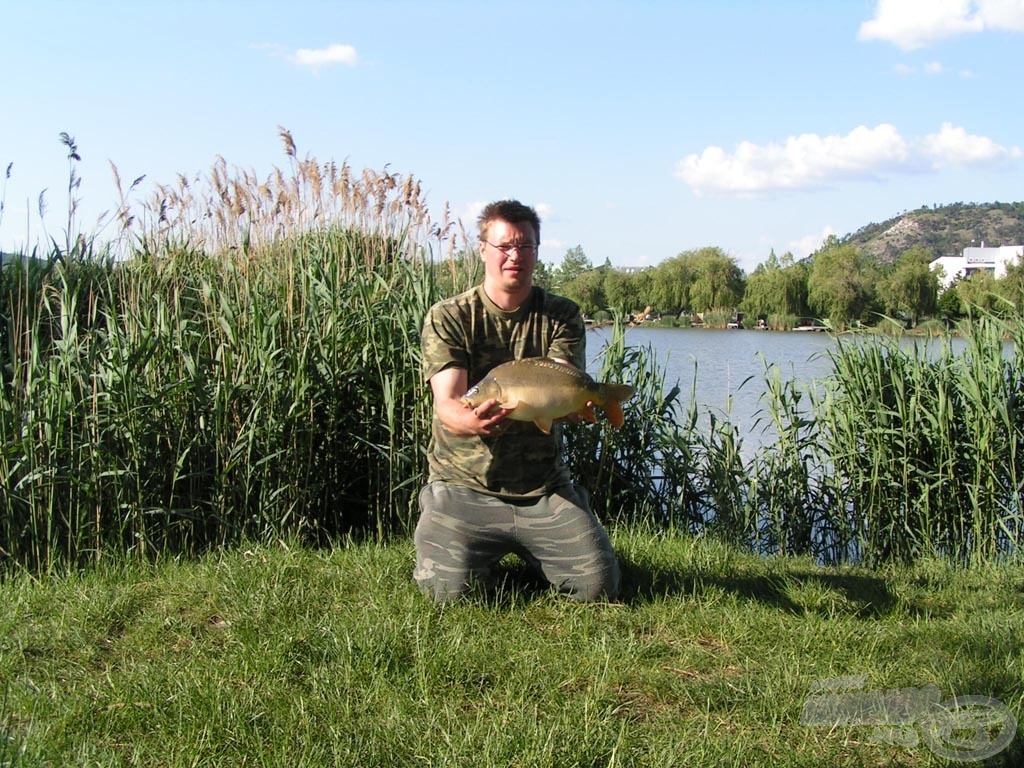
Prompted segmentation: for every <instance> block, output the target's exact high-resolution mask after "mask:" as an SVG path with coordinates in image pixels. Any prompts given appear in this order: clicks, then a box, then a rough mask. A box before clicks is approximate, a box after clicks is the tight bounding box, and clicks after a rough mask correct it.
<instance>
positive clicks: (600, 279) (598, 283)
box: [562, 269, 607, 315]
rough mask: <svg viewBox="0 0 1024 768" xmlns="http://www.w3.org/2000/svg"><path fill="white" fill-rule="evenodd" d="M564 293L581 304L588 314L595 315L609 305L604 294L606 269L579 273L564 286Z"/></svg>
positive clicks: (581, 307)
mask: <svg viewBox="0 0 1024 768" xmlns="http://www.w3.org/2000/svg"><path fill="white" fill-rule="evenodd" d="M562 294H563V295H564V296H566V297H567V298H570V299H572V300H573V301H575V302H576V303H577V304H579V305H580V309H581V310H582V311H583V313H584V314H586V315H593V314H594V313H595V312H597V311H598V310H601V309H604V308H605V307H606V306H607V301H606V299H605V295H604V270H602V269H591V270H589V271H588V272H584V273H582V274H580V275H577V276H576V278H575V279H573V280H572V281H571V282H569V283H567V284H566V285H565V286H563V288H562Z"/></svg>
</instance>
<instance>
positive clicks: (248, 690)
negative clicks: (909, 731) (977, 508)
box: [0, 527, 1024, 766]
mask: <svg viewBox="0 0 1024 768" xmlns="http://www.w3.org/2000/svg"><path fill="white" fill-rule="evenodd" d="M613 539H614V542H615V545H616V548H617V551H618V552H619V555H620V559H621V560H622V563H623V568H624V586H625V595H624V599H623V600H622V601H621V602H620V603H616V604H600V605H577V604H574V603H572V602H569V601H566V600H564V599H561V598H558V597H556V596H554V595H551V594H549V593H547V592H545V591H537V589H536V588H531V587H530V586H529V585H528V583H527V582H525V581H524V580H523V579H522V576H523V573H522V570H521V565H520V564H518V563H516V562H509V563H507V574H508V577H509V579H508V581H507V586H506V588H505V589H504V590H503V591H502V592H501V593H500V594H498V595H496V596H495V597H494V599H493V600H490V601H486V602H485V601H471V602H466V603H461V604H457V605H454V606H451V607H448V608H445V609H437V608H435V607H433V606H432V605H431V604H429V603H428V602H427V601H426V600H425V599H424V598H423V597H422V596H421V595H420V594H419V593H418V592H417V590H416V588H415V586H414V585H413V583H412V581H411V577H410V573H411V567H412V547H411V543H410V542H409V541H408V540H406V539H396V540H393V541H392V543H390V544H387V545H381V544H360V545H350V546H345V547H336V548H322V549H314V548H308V547H303V546H298V545H295V546H288V545H285V544H283V543H277V544H273V545H254V546H252V547H249V548H246V547H236V548H230V549H222V550H219V551H217V552H213V553H209V554H207V555H206V556H204V557H202V558H199V559H191V560H176V559H171V558H163V559H161V560H159V561H157V562H156V563H153V564H150V565H146V564H142V563H140V562H138V561H137V560H124V561H122V562H121V563H119V564H118V563H114V562H113V561H111V560H107V561H103V562H101V563H100V564H99V565H96V566H93V567H90V568H88V569H84V570H81V569H80V570H76V571H71V572H69V573H68V574H67V575H63V576H60V575H50V576H45V577H34V576H31V575H28V574H26V573H22V574H21V575H17V576H13V577H10V578H8V579H6V580H5V581H3V582H0V605H3V606H4V610H3V612H2V615H0V707H2V709H0V764H13V765H17V766H37V765H54V766H56V765H103V766H119V765H126V766H127V765H132V766H202V765H261V766H300V765H302V766H305V765H308V766H323V765H359V766H427V765H429V766H498V765H501V766H511V765H519V766H613V765H614V766H644V765H649V766H673V765H679V766H682V765H701V766H710V765H723V766H726V765H742V766H759V765H773V766H804V765H806V766H819V765H864V766H874V765H901V766H904V765H905V766H930V765H942V764H944V763H943V761H942V760H941V759H940V758H939V757H937V756H936V755H935V754H933V753H932V752H931V751H930V749H929V748H928V747H927V746H926V745H924V744H917V745H916V746H906V745H899V744H893V743H885V742H884V740H883V738H882V734H881V733H880V732H878V731H875V730H873V728H872V727H870V726H865V725H859V726H839V727H835V728H828V727H822V726H811V725H802V724H801V713H802V711H803V708H804V706H805V703H806V701H807V698H808V696H809V695H810V692H811V691H812V689H813V687H814V686H815V685H816V684H817V683H820V682H821V681H823V680H829V679H834V678H837V677H841V676H847V675H864V676H866V688H867V689H868V690H882V689H893V688H908V687H913V688H919V687H922V686H925V685H929V684H933V685H935V686H937V687H938V688H939V689H940V690H941V692H942V695H943V697H944V698H948V697H951V696H953V695H968V694H969V695H984V696H990V697H994V698H997V699H999V700H1000V701H1001V702H1003V703H1004V704H1005V705H1006V706H1007V707H1009V708H1010V709H1011V710H1012V711H1013V712H1015V713H1018V714H1019V713H1020V712H1021V703H1022V697H1024V683H1022V680H1024V652H1022V649H1021V645H1020V643H1019V640H1018V635H1019V628H1020V625H1021V618H1022V614H1024V589H1022V588H1024V568H1021V567H1019V566H1010V565H1002V566H999V565H987V566H977V567H974V568H970V569H952V568H951V567H950V566H949V565H948V564H947V563H944V562H942V561H939V560H932V559H929V560H921V561H919V562H917V563H916V564H914V565H912V566H895V565H893V566H890V567H889V568H887V569H882V570H870V571H869V570H866V569H861V568H857V567H853V566H843V567H831V568H826V567H821V566H817V565H815V564H813V563H812V562H811V561H810V560H807V559H803V558H782V557H778V558H763V557H758V556H754V555H750V554H746V553H745V552H743V551H742V550H740V549H737V548H734V547H731V546H728V545H725V544H720V543H717V542H715V541H712V540H709V539H700V538H692V537H686V536H682V535H670V534H665V533H649V532H645V531H642V530H640V529H639V528H637V527H628V528H619V529H616V530H614V531H613ZM4 692H6V696H5V695H4ZM5 731H6V737H7V741H6V744H5V743H4V742H3V741H2V739H3V738H4V732H5ZM914 733H916V731H914ZM891 740H892V739H890V741H891ZM5 750H6V752H5ZM1022 756H1024V749H1022V743H1021V738H1020V732H1019V731H1018V734H1017V737H1016V739H1015V741H1014V743H1013V744H1012V745H1011V746H1010V747H1009V748H1008V749H1006V750H1004V751H1002V752H1000V753H999V754H998V755H996V756H995V757H993V758H991V760H990V761H989V762H990V764H992V765H1016V764H1019V761H1020V760H1021V758H1022Z"/></svg>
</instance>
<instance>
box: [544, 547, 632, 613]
mask: <svg viewBox="0 0 1024 768" xmlns="http://www.w3.org/2000/svg"><path fill="white" fill-rule="evenodd" d="M621 580H622V576H621V572H620V570H619V563H618V560H616V558H615V554H614V553H608V554H607V556H606V558H605V562H604V563H603V564H602V565H601V566H600V567H598V568H594V569H591V570H588V571H586V572H584V573H581V574H573V575H570V576H566V577H565V578H563V579H562V580H561V582H560V583H559V584H557V585H556V586H557V588H558V590H559V591H560V592H562V593H564V594H565V595H567V596H568V597H570V598H572V599H573V600H576V601H578V602H581V603H594V602H599V601H603V600H614V599H616V598H617V597H618V596H619V588H620V586H621Z"/></svg>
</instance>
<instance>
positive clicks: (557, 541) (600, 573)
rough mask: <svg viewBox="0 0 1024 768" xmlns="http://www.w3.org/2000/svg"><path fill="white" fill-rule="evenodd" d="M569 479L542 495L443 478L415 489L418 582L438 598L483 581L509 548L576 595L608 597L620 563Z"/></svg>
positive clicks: (614, 593)
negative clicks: (512, 495)
mask: <svg viewBox="0 0 1024 768" xmlns="http://www.w3.org/2000/svg"><path fill="white" fill-rule="evenodd" d="M585 498H586V495H585V491H583V490H582V489H576V488H574V487H572V486H569V487H566V488H563V489H560V490H558V491H556V492H555V493H554V494H552V495H551V496H548V497H542V498H540V499H536V500H534V499H530V500H528V501H515V502H512V501H508V500H505V499H500V498H498V497H495V496H488V495H486V494H483V493H477V492H476V491H473V490H470V489H469V488H465V487H462V486H458V485H451V484H449V483H444V482H438V481H435V482H432V483H428V484H427V485H425V486H424V487H423V490H421V491H420V496H419V503H420V519H419V522H418V523H417V525H416V534H415V542H416V570H415V571H414V573H413V578H414V579H415V580H416V583H417V584H419V587H420V590H421V591H422V592H423V593H424V594H425V595H428V596H429V597H431V598H432V599H433V600H434V601H436V602H440V603H443V602H448V601H451V600H454V599H457V598H459V597H461V596H463V595H465V594H467V593H469V592H470V591H472V590H473V589H476V588H483V589H486V588H487V587H488V586H490V585H491V582H492V571H493V568H494V566H496V565H497V564H498V561H499V560H501V558H502V557H504V556H505V555H507V554H509V553H516V554H518V555H520V556H521V557H522V558H523V559H524V560H526V562H527V563H529V564H531V565H533V566H536V567H538V568H539V569H540V571H541V572H542V573H543V574H544V577H545V578H546V579H547V580H548V581H549V582H550V583H551V584H552V585H553V586H554V587H555V588H556V589H557V590H558V591H560V592H563V593H565V594H567V595H569V596H570V597H572V598H573V599H575V600H580V601H593V600H600V599H602V598H606V599H613V598H615V597H616V596H617V594H618V591H619V578H620V577H619V564H618V561H617V560H616V559H615V552H614V550H613V549H612V545H611V542H610V541H609V539H608V534H607V533H606V532H605V530H604V528H603V527H602V526H601V523H600V522H598V520H597V518H596V517H594V515H593V513H591V512H590V510H589V509H588V507H587V503H586V501H584V499H585Z"/></svg>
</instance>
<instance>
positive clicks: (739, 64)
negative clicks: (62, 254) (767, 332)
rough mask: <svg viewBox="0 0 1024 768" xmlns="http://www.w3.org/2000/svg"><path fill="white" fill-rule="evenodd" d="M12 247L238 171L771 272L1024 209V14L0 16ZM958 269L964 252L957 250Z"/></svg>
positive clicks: (1009, 8)
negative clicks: (867, 240) (293, 152)
mask: <svg viewBox="0 0 1024 768" xmlns="http://www.w3.org/2000/svg"><path fill="white" fill-rule="evenodd" d="M0 29H2V30H3V40H4V43H3V45H2V46H0V64H2V72H3V77H2V78H0V104H2V106H3V112H4V118H3V120H0V170H3V169H6V168H8V166H10V176H9V178H7V179H6V180H3V179H0V184H4V185H5V186H4V187H3V201H4V210H3V216H2V219H0V249H3V250H15V249H18V248H22V247H25V246H26V245H28V246H29V247H30V246H31V245H32V244H33V243H34V242H37V241H38V238H39V237H40V232H41V223H40V220H39V214H38V210H37V200H38V198H39V195H40V193H41V192H43V190H44V189H45V190H46V192H45V199H46V202H47V212H46V217H45V221H44V222H43V223H45V226H46V231H47V232H48V233H49V234H50V235H51V236H57V239H58V240H61V234H60V233H61V232H62V230H63V227H64V222H65V218H66V199H67V191H66V187H67V177H68V161H67V158H66V152H65V150H64V147H62V146H61V145H60V143H59V140H58V136H59V134H60V133H61V132H62V131H66V132H68V133H69V134H71V135H72V136H73V137H74V138H75V140H76V141H77V143H78V147H79V151H80V154H81V156H82V161H81V163H79V164H78V173H79V175H80V176H81V177H82V179H83V181H82V185H81V188H80V190H79V197H80V198H81V199H82V207H81V212H80V216H79V220H80V223H81V226H82V229H84V230H86V231H91V230H92V227H91V222H93V221H95V219H96V217H97V216H99V214H100V212H101V211H104V210H107V209H111V208H113V207H114V206H115V205H116V202H117V195H116V191H115V186H114V182H113V176H112V172H111V168H110V164H111V163H113V164H115V165H116V166H117V169H118V171H119V173H120V175H121V177H122V178H123V179H125V180H126V181H128V180H131V179H134V178H136V177H138V176H142V175H145V177H146V180H145V181H144V182H143V185H142V187H141V189H142V191H145V190H147V189H148V188H149V185H151V184H153V183H172V182H174V181H175V180H176V178H177V176H178V174H179V173H180V174H184V175H186V176H188V177H192V176H195V175H196V174H202V173H205V172H206V171H208V170H209V169H210V167H211V166H212V164H213V162H214V160H215V159H216V158H217V157H218V156H222V157H223V158H224V159H225V160H226V161H227V163H228V164H229V165H230V166H237V167H239V168H244V169H248V170H251V171H253V172H255V173H256V175H257V176H259V177H264V176H267V175H269V174H270V173H271V171H272V170H273V169H274V167H281V168H286V167H287V165H288V163H287V158H286V157H285V155H284V151H283V146H282V143H281V139H280V137H279V135H278V126H283V127H284V128H286V129H288V130H289V131H290V132H291V133H292V135H293V136H294V139H295V141H296V144H297V145H298V154H299V155H300V156H309V157H313V158H316V159H317V160H319V161H321V162H327V161H329V160H335V161H337V162H339V163H340V162H341V161H347V162H348V163H349V164H350V165H351V166H353V167H354V168H356V169H362V168H367V167H368V168H372V169H375V170H382V169H383V168H384V166H385V165H387V167H388V169H389V170H390V171H391V172H393V173H399V174H403V175H405V174H411V175H413V176H415V177H416V178H418V179H420V180H421V182H422V185H423V188H424V189H425V190H427V195H428V203H429V207H430V209H431V211H432V212H433V213H434V214H435V218H438V217H439V216H440V213H441V211H442V209H443V207H444V205H445V203H446V202H447V203H448V204H449V205H450V207H451V210H452V211H453V212H454V213H455V214H456V215H457V216H459V217H461V218H462V219H463V221H464V223H465V224H466V226H467V229H470V230H471V229H472V227H473V219H474V216H475V213H476V212H477V211H478V210H479V208H480V206H481V205H482V204H483V203H484V202H486V201H489V200H493V199H498V198H505V197H516V198H518V199H520V200H523V201H524V202H527V203H530V204H532V205H534V206H536V207H537V209H538V211H539V212H540V213H541V215H542V219H543V230H542V235H543V236H542V250H541V258H542V259H543V260H545V261H548V262H551V263H554V264H558V263H560V262H561V259H562V257H563V255H564V253H565V251H566V249H568V248H571V247H574V246H576V245H581V246H582V247H583V249H584V251H585V252H586V254H587V256H588V257H589V258H590V260H591V261H592V262H593V263H595V264H600V263H603V262H604V261H605V260H606V259H608V260H610V261H611V263H612V264H614V265H616V266H641V265H650V264H657V263H659V262H661V261H663V260H664V259H666V258H670V257H671V256H674V255H675V254H677V253H679V252H680V251H684V250H689V249H692V248H699V247H703V246H708V245H713V246H718V247H720V248H722V249H723V250H725V251H726V252H727V253H728V254H729V255H731V256H733V257H734V258H735V259H736V260H737V262H738V263H739V264H740V266H741V267H743V268H744V269H746V270H747V271H750V270H752V269H753V268H754V267H755V266H756V265H757V264H759V263H761V262H763V261H764V260H765V259H766V258H767V257H768V255H769V253H770V252H771V250H772V249H774V250H775V251H776V253H778V254H780V255H781V254H782V253H784V252H786V251H791V252H793V253H794V254H795V255H796V256H797V257H802V256H804V255H806V254H807V253H809V252H810V251H811V250H813V249H814V248H816V247H817V246H818V245H820V244H821V242H822V240H823V239H824V238H825V237H826V236H827V235H829V234H836V235H838V236H842V235H845V234H847V233H849V232H852V231H854V230H856V229H858V228H860V227H861V226H863V225H865V224H868V223H871V222H880V221H883V220H885V219H888V218H890V217H892V216H895V215H898V214H899V213H901V212H902V211H904V210H908V209H913V208H917V207H920V206H922V205H928V206H931V205H933V204H946V203H952V202H992V201H1001V202H1010V201H1019V200H1022V199H1024V194H1022V191H1021V180H1022V176H1021V171H1022V169H1024V106H1022V102H1021V99H1020V96H1019V93H1020V89H1021V82H1022V81H1024V77H1022V75H1024V55H1022V53H1021V52H1022V50H1024V48H1022V44H1024V0H880V1H877V2H876V1H875V0H829V2H827V3H825V2H819V1H818V0H801V1H797V0H777V1H776V2H753V1H745V2H740V1H738V0H697V1H695V2H656V1H655V0H633V1H632V2H582V1H559V0H547V1H546V2H532V1H531V0H524V1H523V2H517V3H509V2H504V3H498V2H486V1H483V2H469V1H468V0H458V1H457V0H449V1H448V2H430V1H427V0H424V1H423V2H390V1H389V0H372V1H367V2H363V1H361V0H358V1H354V2H353V1H347V0H335V1H334V2H328V1H327V0H322V1H319V2H312V1H306V0H291V2H286V1H285V0H273V2H264V1H263V0H253V1H249V2H240V1H239V2H218V1H217V0H205V1H203V2H193V1H192V0H184V1H181V2H175V3H156V2H148V1H147V0H133V2H114V1H112V0H111V1H108V2H104V1H103V0H95V1H94V2H88V3H85V2H77V1H76V2H55V1H53V0H5V2H4V3H3V5H2V6H0ZM937 255H941V254H937Z"/></svg>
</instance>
